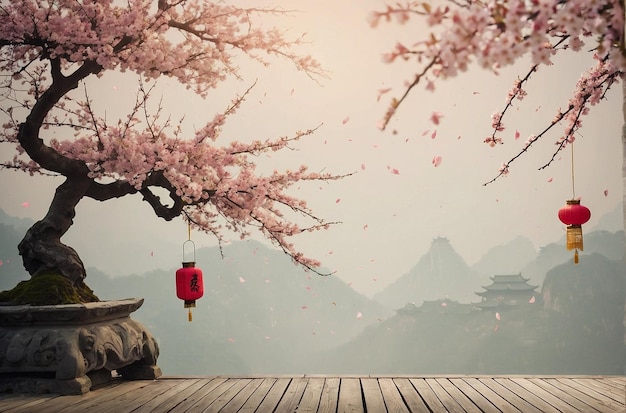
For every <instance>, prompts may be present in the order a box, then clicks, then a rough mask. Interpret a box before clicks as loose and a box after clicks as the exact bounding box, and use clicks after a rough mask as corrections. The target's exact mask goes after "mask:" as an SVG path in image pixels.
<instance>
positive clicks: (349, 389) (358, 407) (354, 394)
mask: <svg viewBox="0 0 626 413" xmlns="http://www.w3.org/2000/svg"><path fill="white" fill-rule="evenodd" d="M337 412H338V413H347V412H360V413H363V412H364V408H363V396H362V395H361V382H360V381H359V379H356V378H344V379H341V384H340V385H339V401H338V403H337Z"/></svg>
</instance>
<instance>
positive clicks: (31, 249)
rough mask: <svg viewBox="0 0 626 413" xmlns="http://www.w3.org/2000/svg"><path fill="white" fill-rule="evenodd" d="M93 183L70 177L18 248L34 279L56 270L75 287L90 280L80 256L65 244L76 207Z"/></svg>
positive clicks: (25, 265) (59, 188) (25, 266)
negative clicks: (65, 237) (48, 271)
mask: <svg viewBox="0 0 626 413" xmlns="http://www.w3.org/2000/svg"><path fill="white" fill-rule="evenodd" d="M89 185H90V180H89V179H87V178H82V177H68V178H67V179H66V180H65V182H64V183H63V184H61V185H60V186H59V187H58V188H57V190H56V193H55V195H54V199H53V200H52V203H51V205H50V209H49V210H48V213H47V214H46V216H45V217H44V218H43V219H42V220H41V221H38V222H36V223H35V224H34V225H33V226H32V227H31V228H30V229H29V230H28V231H27V232H26V236H25V237H24V239H23V240H22V241H21V242H20V244H19V245H18V250H19V252H20V255H21V256H22V260H23V262H24V268H25V269H26V271H28V272H29V273H30V274H31V275H36V274H38V273H40V272H43V271H46V270H53V271H55V272H58V273H60V274H62V275H63V276H65V277H67V278H68V279H69V280H70V281H71V282H72V284H74V285H75V286H76V285H78V284H80V283H81V282H82V281H83V279H84V278H85V276H86V273H85V267H84V265H83V262H82V261H81V259H80V258H79V256H78V253H77V252H76V251H75V250H74V249H73V248H71V247H68V246H67V245H64V244H63V243H62V242H61V237H62V236H63V235H64V234H65V233H66V232H67V230H68V229H69V228H70V226H71V225H72V221H73V219H74V216H75V207H76V205H77V204H78V202H79V201H80V200H81V198H82V197H83V196H84V195H85V192H86V191H87V189H88V188H89Z"/></svg>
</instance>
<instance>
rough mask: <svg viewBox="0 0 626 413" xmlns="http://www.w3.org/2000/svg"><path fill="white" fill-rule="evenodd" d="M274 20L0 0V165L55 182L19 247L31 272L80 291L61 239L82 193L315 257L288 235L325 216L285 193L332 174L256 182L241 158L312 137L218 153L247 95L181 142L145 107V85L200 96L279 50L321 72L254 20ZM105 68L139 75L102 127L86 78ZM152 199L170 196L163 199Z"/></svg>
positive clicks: (300, 172)
mask: <svg viewBox="0 0 626 413" xmlns="http://www.w3.org/2000/svg"><path fill="white" fill-rule="evenodd" d="M284 13H287V12H286V11H283V10H279V9H258V8H240V7H235V6H230V5H227V4H226V3H224V2H208V1H200V0H158V2H157V1H152V0H128V1H124V2H119V1H114V0H15V1H11V2H2V4H1V5H0V75H1V76H2V77H1V80H0V81H1V82H2V94H1V99H2V106H1V113H2V114H3V118H4V120H3V125H2V129H1V131H0V143H2V144H5V145H12V146H13V147H15V148H16V152H15V153H14V156H12V158H9V159H4V160H0V162H1V163H0V170H1V169H5V170H19V171H24V172H26V173H29V174H31V175H34V174H39V175H54V176H62V177H64V182H63V183H62V184H61V185H60V186H59V187H58V188H57V190H56V194H55V195H54V198H53V199H52V202H51V205H50V208H49V211H48V213H47V215H46V216H45V217H44V218H43V219H42V220H40V221H38V222H36V223H35V224H34V225H33V226H32V227H31V228H30V229H29V230H28V232H27V233H26V236H25V237H24V239H23V240H22V241H21V243H20V244H19V246H18V249H19V252H20V254H21V255H22V257H23V262H24V267H25V268H26V270H27V271H28V272H29V273H30V274H31V275H33V276H34V275H36V274H38V273H41V272H42V271H50V270H53V271H56V272H59V273H60V274H62V275H64V276H65V277H67V278H68V279H69V280H71V282H72V283H73V285H75V286H76V285H78V284H81V283H83V279H84V277H85V276H86V273H85V268H84V265H83V263H82V262H81V260H80V258H79V256H78V254H77V253H76V251H75V250H74V249H72V248H71V247H69V246H66V245H64V244H63V243H61V241H60V239H61V237H62V236H63V234H65V233H66V231H67V230H68V229H69V228H70V226H71V225H72V219H73V217H74V215H75V207H76V205H77V204H78V203H79V202H80V200H81V199H83V198H85V197H87V198H92V199H94V200H98V201H106V200H110V199H113V198H119V197H123V196H127V195H132V194H138V195H140V196H141V197H142V198H143V200H144V201H146V202H147V203H148V204H149V205H150V207H151V208H152V210H153V211H154V213H155V214H156V216H158V217H160V218H163V219H165V220H172V219H174V218H176V217H179V216H182V217H183V218H184V219H186V220H187V221H188V222H189V223H190V225H191V226H192V227H194V228H197V229H200V230H202V231H205V232H208V233H211V234H214V235H215V236H216V237H217V238H218V239H219V240H222V236H223V235H222V234H223V232H224V231H235V232H236V233H239V234H240V235H241V237H247V236H248V235H249V234H250V229H255V228H256V229H258V230H259V231H261V232H262V234H263V235H264V236H265V237H266V238H268V239H269V240H271V241H272V242H273V243H275V244H276V245H277V246H278V247H279V248H281V249H282V250H283V251H284V252H285V253H286V254H288V255H289V256H290V257H291V258H292V259H293V260H294V261H295V262H296V263H298V264H301V265H303V266H305V267H307V268H309V269H313V270H314V271H316V268H317V267H318V266H319V262H317V261H316V260H314V259H312V258H309V257H306V256H305V255H303V254H302V253H301V252H299V251H298V250H297V249H296V248H295V246H294V245H293V243H291V242H290V239H291V238H290V237H292V236H294V235H296V234H299V233H302V232H304V231H314V230H318V229H325V228H327V227H328V225H329V224H332V222H326V221H324V220H323V219H321V218H319V217H317V216H316V215H315V214H314V213H313V212H312V211H311V210H310V209H309V208H308V207H307V204H306V202H305V201H304V200H302V199H298V198H296V197H294V196H292V195H290V194H289V188H290V187H291V186H292V185H294V184H295V183H298V182H302V181H320V180H321V181H328V180H334V179H338V178H340V176H338V175H333V174H328V173H317V172H311V171H309V170H308V169H307V167H306V166H302V167H300V168H298V169H296V170H286V171H282V172H281V171H274V172H273V173H269V174H265V175H264V174H262V173H260V172H258V171H257V170H256V165H255V162H254V160H253V157H256V156H258V155H260V154H263V153H268V152H272V151H280V150H282V149H285V148H289V145H291V144H293V143H294V142H295V141H297V140H298V139H300V138H302V137H304V136H307V135H309V134H311V133H313V131H314V130H304V131H298V132H294V134H293V135H292V136H286V137H279V138H273V139H258V140H253V141H251V142H229V143H227V144H224V145H222V146H220V145H218V144H217V139H218V136H219V133H220V129H221V127H222V126H223V124H224V122H225V121H226V119H227V117H228V116H229V115H231V114H233V113H234V112H235V111H236V110H237V108H239V106H240V105H241V104H242V102H243V101H244V98H245V96H246V93H247V92H246V93H243V94H242V95H241V96H237V97H235V98H234V100H233V101H232V104H231V105H230V106H229V107H227V108H225V110H224V112H222V113H218V114H216V115H215V116H213V117H212V119H208V120H207V122H206V124H205V125H203V126H202V127H200V128H197V129H196V130H195V133H192V134H191V136H184V135H185V133H184V132H183V131H184V128H183V126H182V124H181V123H179V122H174V121H172V120H171V119H170V118H169V116H167V115H166V114H164V113H163V112H164V110H163V106H162V105H161V104H159V105H158V109H157V110H156V111H155V110H153V111H150V109H149V106H148V104H147V102H148V101H149V98H150V96H151V92H152V91H153V88H154V81H155V80H156V79H159V78H163V77H167V78H171V79H175V80H176V81H178V82H179V83H180V84H181V85H182V87H183V88H187V89H189V90H191V91H193V92H195V93H196V94H198V95H200V96H202V97H206V96H207V95H208V94H209V93H210V92H211V90H212V89H214V88H215V87H216V86H217V85H218V84H220V82H222V81H224V80H225V79H227V78H229V77H233V76H234V77H238V67H237V63H236V61H237V58H242V57H243V58H247V59H252V60H254V61H258V62H261V63H262V64H264V65H265V64H268V63H269V61H268V60H267V59H269V58H271V57H272V56H277V57H279V58H283V59H286V60H287V61H290V62H292V63H293V64H294V65H295V68H296V69H298V70H300V71H303V72H304V73H306V74H307V75H308V76H310V77H313V78H317V77H318V76H323V75H324V71H323V69H322V68H321V67H320V66H319V64H318V63H317V62H316V61H315V60H314V59H312V58H311V57H309V56H307V55H304V54H301V53H299V52H298V51H297V49H298V46H299V45H300V44H301V43H302V41H303V39H302V38H295V39H289V38H288V37H287V36H286V34H285V33H283V32H281V31H279V30H277V29H261V28H257V27H256V26H255V25H254V18H255V16H258V15H264V14H270V15H280V14H284ZM107 71H117V72H121V73H126V74H128V75H135V76H138V79H140V80H139V82H138V92H137V95H136V97H137V99H136V102H135V105H134V109H133V110H132V111H131V112H130V113H129V114H128V115H127V116H126V117H125V118H122V119H119V120H114V121H111V120H109V119H106V116H105V115H104V114H101V113H97V110H96V109H95V108H94V106H95V105H94V104H93V100H92V98H91V95H90V94H89V91H88V87H87V82H86V81H87V80H88V79H93V81H98V79H100V78H101V77H102V75H103V74H104V73H105V72H107ZM10 156H11V155H10ZM163 193H165V194H167V198H168V199H165V200H161V198H160V197H159V194H161V195H162V194H163Z"/></svg>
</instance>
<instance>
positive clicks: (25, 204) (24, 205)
mask: <svg viewBox="0 0 626 413" xmlns="http://www.w3.org/2000/svg"><path fill="white" fill-rule="evenodd" d="M22 206H23V207H24V208H28V207H29V206H30V202H28V201H26V202H22Z"/></svg>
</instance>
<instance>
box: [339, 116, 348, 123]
mask: <svg viewBox="0 0 626 413" xmlns="http://www.w3.org/2000/svg"><path fill="white" fill-rule="evenodd" d="M349 120H350V116H346V117H345V118H344V119H343V120H342V121H341V124H342V125H345V124H346V123H348V121H349Z"/></svg>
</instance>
